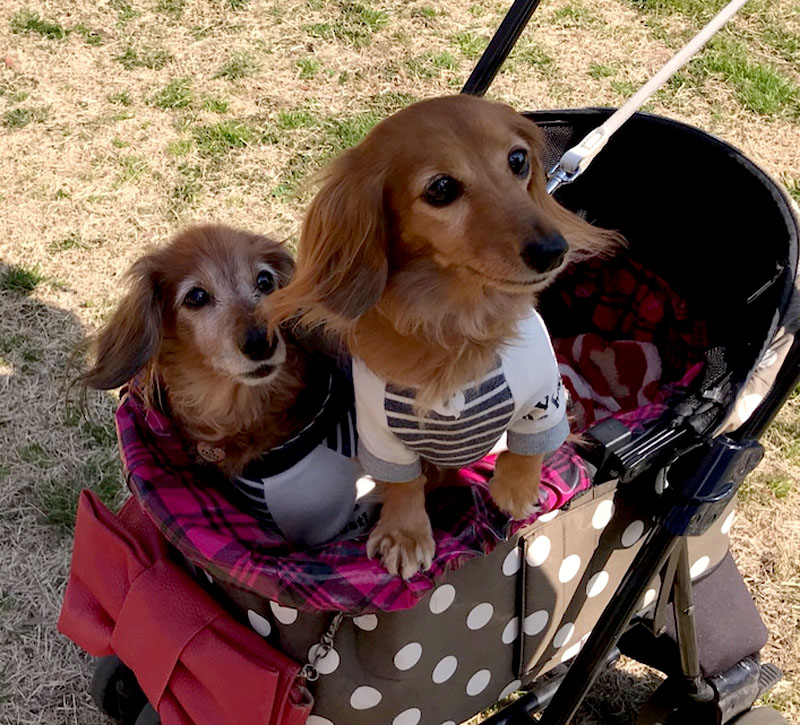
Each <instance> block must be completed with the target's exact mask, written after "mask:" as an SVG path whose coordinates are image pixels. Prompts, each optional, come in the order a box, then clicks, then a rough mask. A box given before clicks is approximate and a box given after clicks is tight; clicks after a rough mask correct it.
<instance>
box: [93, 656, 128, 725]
mask: <svg viewBox="0 0 800 725" xmlns="http://www.w3.org/2000/svg"><path fill="white" fill-rule="evenodd" d="M124 667H125V665H123V664H122V662H121V661H120V659H119V657H116V656H115V655H111V656H110V657H103V658H102V659H100V660H99V661H98V663H97V665H96V666H95V668H94V674H93V675H92V686H91V690H90V692H91V695H92V700H94V703H95V705H97V707H99V708H100V709H101V710H102V711H103V712H104V713H105V714H106V715H108V716H109V717H113V718H114V719H115V720H119V719H120V717H121V716H122V713H121V712H120V710H119V702H118V698H117V689H116V684H117V682H119V681H120V680H121V678H122V670H123V668H124Z"/></svg>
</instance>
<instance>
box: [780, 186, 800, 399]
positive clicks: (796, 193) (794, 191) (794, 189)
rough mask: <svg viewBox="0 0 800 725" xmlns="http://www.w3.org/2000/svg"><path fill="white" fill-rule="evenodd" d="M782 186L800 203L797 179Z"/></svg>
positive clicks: (797, 390)
mask: <svg viewBox="0 0 800 725" xmlns="http://www.w3.org/2000/svg"><path fill="white" fill-rule="evenodd" d="M783 183H784V186H785V187H786V191H788V192H789V194H790V196H791V197H792V198H793V199H794V200H795V201H796V202H797V203H798V204H800V180H798V179H786V180H785V181H784V182H783ZM794 392H795V395H800V385H798V386H797V388H795V391H794Z"/></svg>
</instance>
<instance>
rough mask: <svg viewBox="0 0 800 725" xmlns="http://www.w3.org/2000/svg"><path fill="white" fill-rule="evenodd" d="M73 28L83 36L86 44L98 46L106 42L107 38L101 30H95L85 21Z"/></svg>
mask: <svg viewBox="0 0 800 725" xmlns="http://www.w3.org/2000/svg"><path fill="white" fill-rule="evenodd" d="M73 30H74V31H75V32H76V33H77V34H78V35H80V36H81V38H83V42H84V43H86V45H94V46H97V45H103V43H105V38H104V37H103V35H102V33H100V31H99V30H93V29H92V28H89V27H87V26H86V25H84V24H83V23H78V24H77V25H76V26H75V27H74V28H73Z"/></svg>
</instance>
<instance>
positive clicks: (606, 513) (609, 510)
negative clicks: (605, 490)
mask: <svg viewBox="0 0 800 725" xmlns="http://www.w3.org/2000/svg"><path fill="white" fill-rule="evenodd" d="M613 515H614V502H613V501H612V500H611V499H610V498H607V499H606V500H605V501H601V502H600V503H599V504H597V508H596V509H595V510H594V514H593V515H592V528H593V529H604V528H605V527H606V526H608V522H609V521H611V517H612V516H613Z"/></svg>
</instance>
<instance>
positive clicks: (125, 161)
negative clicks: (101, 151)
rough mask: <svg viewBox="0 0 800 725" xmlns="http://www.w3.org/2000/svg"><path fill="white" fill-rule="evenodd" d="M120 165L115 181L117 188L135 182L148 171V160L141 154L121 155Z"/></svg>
mask: <svg viewBox="0 0 800 725" xmlns="http://www.w3.org/2000/svg"><path fill="white" fill-rule="evenodd" d="M119 165H120V171H119V173H118V174H117V179H116V181H115V183H114V186H115V187H117V188H118V187H120V186H122V185H123V184H129V183H131V182H135V181H137V180H138V179H139V178H141V177H142V176H143V175H144V174H145V173H147V162H146V161H145V160H144V159H143V158H141V157H140V156H134V155H133V154H130V155H128V156H120V158H119Z"/></svg>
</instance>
